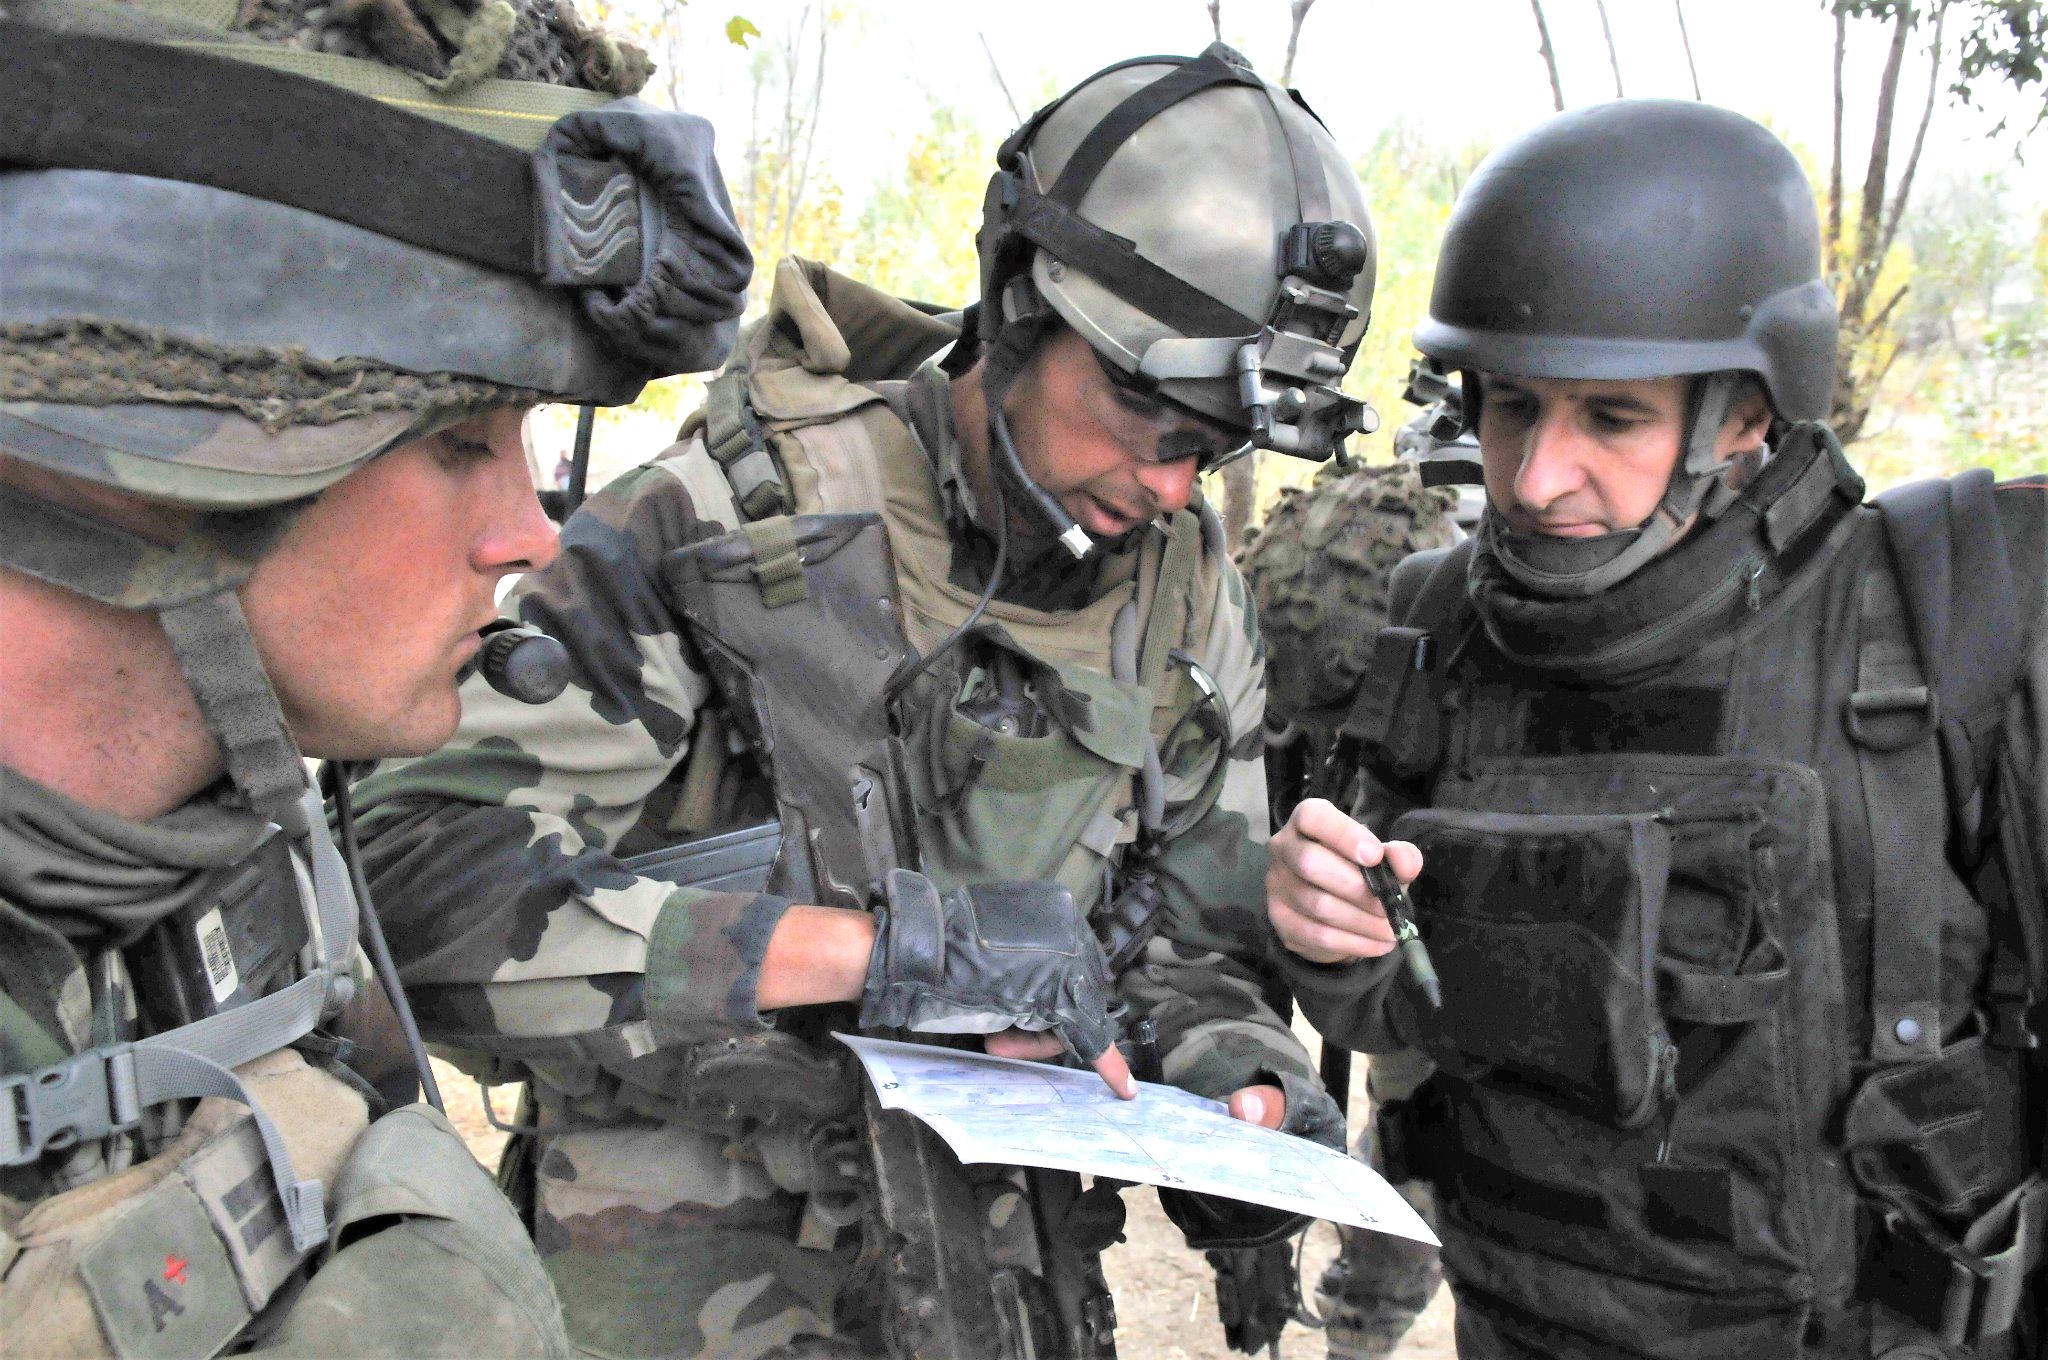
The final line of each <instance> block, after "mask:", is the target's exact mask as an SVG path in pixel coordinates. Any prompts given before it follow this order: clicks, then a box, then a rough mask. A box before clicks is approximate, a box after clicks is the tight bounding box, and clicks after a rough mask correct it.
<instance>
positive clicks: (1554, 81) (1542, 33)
mask: <svg viewBox="0 0 2048 1360" xmlns="http://www.w3.org/2000/svg"><path fill="white" fill-rule="evenodd" d="M1529 8H1530V10H1531V11H1532V12H1534V14H1535V15H1536V37H1537V40H1538V44H1539V45H1538V48H1537V50H1538V51H1540V52H1541V53H1542V54H1543V69H1544V70H1546V71H1548V72H1550V102H1551V105H1552V106H1553V107H1554V108H1556V110H1557V111H1558V112H1559V113H1563V112H1564V85H1563V84H1562V83H1561V82H1560V81H1559V80H1558V78H1557V53H1556V51H1555V50H1553V49H1552V48H1551V46H1550V25H1549V24H1547V23H1545V22H1544V21H1543V0H1529Z"/></svg>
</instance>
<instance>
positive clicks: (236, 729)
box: [157, 590, 307, 830]
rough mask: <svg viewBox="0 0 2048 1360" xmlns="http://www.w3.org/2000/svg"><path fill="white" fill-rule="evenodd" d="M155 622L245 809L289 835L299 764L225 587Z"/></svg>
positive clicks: (300, 787) (301, 788) (302, 785)
mask: <svg viewBox="0 0 2048 1360" xmlns="http://www.w3.org/2000/svg"><path fill="white" fill-rule="evenodd" d="M157 617H158V619H160V620H161V621H162V623H163V627H164V632H165V633H166V634H167V635H168V636H169V637H170V640H171V648H172V650H173V651H175V652H176V653H177V654H178V665H179V667H180V668H181V669H182V670H183V671H184V672H185V679H186V680H187V682H189V683H190V684H191V686H192V693H193V695H194V697H195V698H197V699H198V701H199V711H200V712H201V713H202V714H204V715H205V717H206V726H207V730H208V731H210V732H212V733H213V738H214V740H215V741H217V742H219V743H220V749H221V752H222V754H223V755H224V756H225V757H226V760H227V767H228V774H229V775H230V776H231V777H232V778H233V779H234V781H235V787H236V788H238V789H240V790H241V791H242V795H243V796H244V797H245V798H247V799H248V800H249V804H250V806H251V807H254V808H255V809H256V810H257V811H259V812H261V813H263V815H265V816H266V817H269V818H271V819H273V820H275V821H277V822H278V823H279V824H280V825H283V826H284V827H285V828H286V830H294V829H295V828H294V827H293V826H292V825H291V821H292V820H296V818H294V817H293V814H292V813H291V811H290V809H291V808H292V806H293V805H295V804H297V803H298V801H299V799H300V798H301V797H302V796H303V795H304V794H305V792H306V788H307V785H306V767H305V765H304V763H303V761H302V760H301V758H300V756H299V748H298V744H297V743H296V742H294V741H293V740H292V738H291V733H290V732H289V731H287V730H286V728H285V724H284V712H283V710H281V709H280V708H279V707H278V703H277V692H276V691H275V690H273V689H272V688H271V687H270V678H269V676H268V675H266V674H265V673H264V670H263V661H262V658H260V657H259V656H258V655H257V654H256V643H255V640H254V639H253V638H251V637H250V636H249V621H248V620H247V619H246V618H245V617H243V614H242V603H241V600H240V599H239V598H237V597H236V595H235V592H234V591H232V590H222V591H217V592H215V593H214V594H212V595H207V596H204V597H202V598H200V599H197V600H190V601H187V602H186V603H184V604H180V605H173V606H172V607H170V608H168V609H164V610H160V611H159V612H158V614H157Z"/></svg>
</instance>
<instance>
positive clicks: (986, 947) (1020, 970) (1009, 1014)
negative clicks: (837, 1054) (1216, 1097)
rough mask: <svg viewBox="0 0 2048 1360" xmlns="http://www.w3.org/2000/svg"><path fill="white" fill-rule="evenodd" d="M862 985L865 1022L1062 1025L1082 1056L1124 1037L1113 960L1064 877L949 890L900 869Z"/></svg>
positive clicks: (949, 1027)
mask: <svg viewBox="0 0 2048 1360" xmlns="http://www.w3.org/2000/svg"><path fill="white" fill-rule="evenodd" d="M888 893H889V900H888V903H887V905H885V906H884V907H882V908H881V909H880V911H879V912H878V913H877V916H878V918H879V919H878V920H877V922H876V931H875V952H874V954H873V955H872V956H870V958H869V959H868V977H867V986H866V988H865V989H864V991H863V992H862V994H861V1003H860V1024H861V1028H862V1029H884V1028H890V1029H908V1030H916V1031H918V1032H920V1033H924V1034H994V1033H996V1032H997V1031H999V1030H1005V1029H1010V1028H1013V1027H1014V1028H1016V1029H1025V1030H1052V1031H1053V1032H1054V1033H1056V1034H1058V1035H1059V1037H1060V1038H1061V1039H1062V1040H1064V1041H1065V1042H1066V1045H1067V1047H1069V1048H1071V1049H1073V1050H1074V1052H1075V1054H1076V1055H1078V1056H1079V1057H1080V1058H1081V1059H1082V1061H1084V1062H1093V1061H1094V1060H1095V1059H1097V1058H1099V1057H1101V1056H1102V1055H1103V1053H1104V1052H1105V1051H1107V1050H1108V1048H1109V1046H1110V1044H1111V1043H1112V1042H1113V1041H1114V1040H1115V1038H1116V1031H1115V1027H1114V1026H1112V1025H1111V1024H1110V1021H1109V1014H1108V1012H1109V1002H1108V997H1109V991H1110V977H1109V965H1108V964H1107V963H1106V962H1104V960H1103V957H1102V946H1101V945H1099V944H1097V943H1096V941H1095V933H1094V932H1093V931H1091V930H1090V929H1089V928H1088V923H1087V921H1085V920H1083V919H1082V916H1081V912H1080V909H1079V908H1078V907H1076V906H1075V905H1074V895H1073V894H1072V893H1070V892H1068V891H1067V890H1066V889H1065V888H1063V887H1061V886H1060V885H1059V884H1057V883H1049V882H1044V881H1039V880H1030V881H1025V882H1016V883H977V884H973V885H971V886H969V887H965V888H955V889H954V890H953V891H952V892H949V893H947V894H946V895H945V896H943V897H941V896H940V895H939V890H938V887H937V885H936V884H934V883H933V882H932V881H931V880H930V879H928V878H926V877H925V876H924V875H923V874H920V873H913V872H912V871H910V870H908V869H892V870H890V871H889V879H888Z"/></svg>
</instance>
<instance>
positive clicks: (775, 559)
mask: <svg viewBox="0 0 2048 1360" xmlns="http://www.w3.org/2000/svg"><path fill="white" fill-rule="evenodd" d="M740 532H742V533H744V534H745V535H746V536H747V546H748V547H749V548H751V549H752V550H753V553H754V580H755V582H756V583H757V584H758V585H759V586H760V587H761V603H762V604H764V605H766V606H768V608H770V609H780V608H782V607H783V606H784V605H788V604H795V603H797V602H798V601H799V600H803V599H807V598H809V596H810V593H811V592H810V587H809V586H807V585H805V583H804V555H803V549H802V548H801V547H799V546H798V545H797V541H796V522H795V521H794V520H792V519H790V518H789V516H787V515H777V516H776V517H775V518H773V519H763V520H755V521H754V522H753V523H751V524H743V525H741V526H740Z"/></svg>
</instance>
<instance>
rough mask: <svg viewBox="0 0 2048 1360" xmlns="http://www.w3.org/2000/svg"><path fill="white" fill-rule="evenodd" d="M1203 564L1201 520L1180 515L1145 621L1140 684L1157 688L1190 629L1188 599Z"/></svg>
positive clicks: (1174, 522)
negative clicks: (1168, 664) (1170, 660)
mask: <svg viewBox="0 0 2048 1360" xmlns="http://www.w3.org/2000/svg"><path fill="white" fill-rule="evenodd" d="M1201 564H1202V521H1201V516H1199V515H1198V514H1196V513H1195V512H1194V511H1193V510H1182V511H1179V512H1177V513H1176V514H1175V515H1174V517H1173V520H1172V526H1171V528H1169V529H1168V531H1167V538H1166V553H1165V555H1164V556H1163V557H1162V558H1161V559H1160V563H1159V581H1158V584H1157V585H1155V586H1154V587H1153V589H1152V612H1151V614H1150V615H1149V616H1147V618H1146V620H1145V640H1144V642H1143V643H1142V644H1141V647H1140V650H1139V653H1138V683H1139V684H1141V685H1144V686H1146V687H1147V688H1153V687H1156V686H1157V685H1158V684H1159V681H1160V678H1161V677H1162V676H1164V675H1165V674H1166V663H1167V659H1168V657H1169V656H1170V655H1171V653H1172V651H1173V649H1174V648H1175V647H1177V646H1179V645H1180V637H1181V634H1182V632H1183V631H1185V629H1186V627H1187V620H1188V617H1189V615H1190V614H1191V613H1192V612H1193V610H1194V602H1193V601H1192V600H1191V599H1190V598H1189V594H1190V592H1191V591H1192V590H1193V589H1194V585H1195V571H1196V569H1197V568H1199V567H1200V566H1201Z"/></svg>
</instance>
